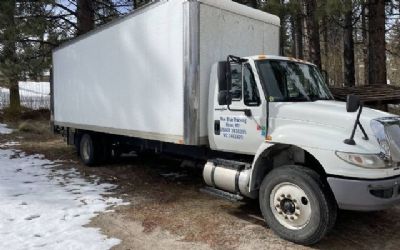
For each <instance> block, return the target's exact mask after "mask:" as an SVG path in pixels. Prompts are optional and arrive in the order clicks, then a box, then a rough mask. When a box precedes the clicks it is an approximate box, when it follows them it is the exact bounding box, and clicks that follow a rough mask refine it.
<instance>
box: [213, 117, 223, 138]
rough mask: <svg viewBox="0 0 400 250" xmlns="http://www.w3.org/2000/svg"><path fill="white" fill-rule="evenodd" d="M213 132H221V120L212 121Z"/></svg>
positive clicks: (218, 133) (216, 133)
mask: <svg viewBox="0 0 400 250" xmlns="http://www.w3.org/2000/svg"><path fill="white" fill-rule="evenodd" d="M214 134H215V135H220V134H221V122H220V120H215V121H214Z"/></svg>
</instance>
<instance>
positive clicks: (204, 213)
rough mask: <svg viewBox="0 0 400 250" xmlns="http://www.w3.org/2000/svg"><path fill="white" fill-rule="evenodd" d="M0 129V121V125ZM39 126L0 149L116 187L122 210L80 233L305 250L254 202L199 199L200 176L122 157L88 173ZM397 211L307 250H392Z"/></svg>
mask: <svg viewBox="0 0 400 250" xmlns="http://www.w3.org/2000/svg"><path fill="white" fill-rule="evenodd" d="M0 122H1V119H0ZM47 123H48V122H47V121H46V120H45V119H39V120H31V121H29V122H28V123H27V124H29V125H27V124H25V125H24V124H22V125H21V122H11V123H9V124H10V126H12V127H14V128H17V129H18V130H17V131H16V132H15V133H13V134H11V135H1V136H0V143H4V142H9V141H14V142H19V143H20V145H18V146H13V147H14V148H18V149H21V150H23V151H25V152H27V153H39V154H44V155H45V156H46V157H47V158H48V159H52V160H63V161H64V164H63V166H62V168H76V169H78V170H79V171H80V173H81V174H82V176H86V177H87V178H90V177H91V176H93V175H95V176H98V177H100V178H101V180H103V181H105V182H109V183H114V184H117V185H118V189H117V190H116V196H118V197H121V198H123V199H125V200H126V201H129V202H130V205H128V206H121V207H118V208H116V209H115V212H112V213H104V214H100V215H98V216H97V217H96V218H95V219H94V220H92V222H91V223H90V224H89V225H88V226H90V227H98V228H101V230H102V232H103V233H104V234H106V235H108V236H110V237H115V238H118V239H121V240H122V243H121V244H120V245H118V246H116V247H115V249H124V250H125V249H175V250H178V249H306V247H303V246H298V245H295V244H292V243H290V242H287V241H284V240H282V239H280V238H278V237H277V236H276V235H274V233H273V232H272V231H271V230H270V229H268V228H267V227H266V226H265V225H264V221H263V219H262V217H261V212H260V210H259V208H258V203H257V201H246V202H230V201H227V200H223V199H220V198H216V197H213V196H211V195H209V194H205V193H203V192H201V191H200V190H201V188H203V187H204V184H203V182H202V176H201V169H199V168H193V167H190V166H186V165H188V164H185V163H182V162H181V161H179V160H176V159H169V158H163V157H159V156H153V157H145V158H140V157H136V156H130V157H125V158H123V159H121V160H120V161H119V162H116V163H113V164H109V165H105V166H101V167H96V168H88V167H85V166H83V165H82V164H80V163H79V161H78V159H77V157H76V153H75V152H74V149H73V148H71V147H68V146H66V145H65V143H64V142H63V140H62V138H61V137H60V136H54V135H52V134H51V133H50V132H48V125H47ZM399 245H400V206H397V207H394V208H392V209H389V210H386V211H381V212H370V213H360V212H358V213H357V212H348V211H340V214H339V217H338V221H337V224H336V226H335V228H334V230H333V231H332V232H331V233H330V234H329V235H328V236H327V237H326V238H325V239H323V240H322V241H321V242H320V243H319V244H317V245H315V246H313V247H312V248H315V249H399V248H400V247H399Z"/></svg>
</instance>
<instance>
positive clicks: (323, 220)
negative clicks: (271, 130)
mask: <svg viewBox="0 0 400 250" xmlns="http://www.w3.org/2000/svg"><path fill="white" fill-rule="evenodd" d="M259 199H260V207H261V211H262V214H263V216H264V218H265V220H266V222H267V224H268V225H269V226H270V228H271V229H272V230H273V231H274V232H275V233H276V234H277V235H279V236H280V237H281V238H284V239H286V240H289V241H292V242H294V243H297V244H302V245H311V244H314V243H317V242H318V241H320V240H321V239H322V238H323V237H324V236H325V234H326V233H327V232H328V231H329V229H330V228H332V227H333V225H334V223H335V221H336V214H337V206H336V202H335V200H334V198H333V195H332V194H331V192H330V190H328V188H327V187H326V186H325V185H324V183H323V182H322V181H321V180H320V178H319V176H318V174H317V173H316V172H314V171H312V170H310V169H308V168H305V167H302V166H284V167H280V168H276V169H273V170H272V171H271V172H270V173H269V174H268V175H267V176H266V177H265V178H264V180H263V182H262V184H261V188H260V196H259Z"/></svg>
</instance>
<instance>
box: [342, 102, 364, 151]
mask: <svg viewBox="0 0 400 250" xmlns="http://www.w3.org/2000/svg"><path fill="white" fill-rule="evenodd" d="M362 110H363V105H360V108H359V110H358V114H357V119H356V122H355V123H354V127H353V131H352V132H351V136H350V138H349V139H346V140H344V143H346V144H348V145H356V142H355V141H354V136H355V134H356V129H357V126H360V129H361V131H362V133H363V134H364V138H363V139H364V140H369V138H368V135H367V133H366V132H365V129H364V127H363V126H362V125H361V122H360V116H361V113H362Z"/></svg>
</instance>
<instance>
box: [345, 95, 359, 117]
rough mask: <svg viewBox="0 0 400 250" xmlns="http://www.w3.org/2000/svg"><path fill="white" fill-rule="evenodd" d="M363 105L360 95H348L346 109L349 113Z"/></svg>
mask: <svg viewBox="0 0 400 250" xmlns="http://www.w3.org/2000/svg"><path fill="white" fill-rule="evenodd" d="M360 106H361V101H360V97H358V96H356V95H348V96H347V103H346V110H347V112H349V113H352V112H356V111H357V110H358V109H359V108H360Z"/></svg>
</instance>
